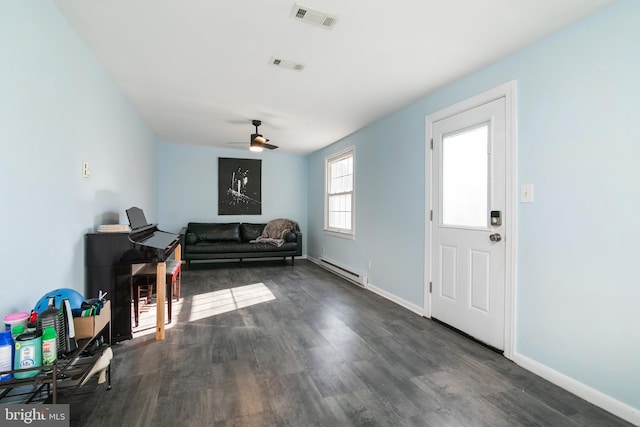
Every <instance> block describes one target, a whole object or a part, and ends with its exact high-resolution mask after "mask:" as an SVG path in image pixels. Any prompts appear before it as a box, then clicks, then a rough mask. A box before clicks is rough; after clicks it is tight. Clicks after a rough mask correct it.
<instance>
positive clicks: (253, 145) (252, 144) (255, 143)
mask: <svg viewBox="0 0 640 427" xmlns="http://www.w3.org/2000/svg"><path fill="white" fill-rule="evenodd" d="M251 124H253V125H254V126H255V127H256V133H252V134H251V139H250V140H249V150H251V151H257V152H260V151H262V150H263V149H265V148H266V149H268V150H274V149H276V148H278V146H277V145H273V144H267V143H268V142H269V140H268V139H267V138H265V137H263V136H262V135H260V134H259V133H258V126H260V125H261V124H262V122H261V121H260V120H252V121H251Z"/></svg>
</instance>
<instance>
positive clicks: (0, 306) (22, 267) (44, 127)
mask: <svg viewBox="0 0 640 427" xmlns="http://www.w3.org/2000/svg"><path fill="white" fill-rule="evenodd" d="M0 64H1V65H0V145H1V148H2V154H0V204H1V205H0V223H1V224H2V229H3V233H4V239H3V240H4V243H3V245H2V247H1V249H0V258H1V259H2V260H3V261H4V263H5V264H4V265H5V268H3V274H2V285H1V286H0V290H1V291H0V292H1V294H0V315H4V314H7V313H11V312H14V311H16V310H26V311H29V310H30V309H32V308H33V306H34V305H35V303H36V302H37V301H38V299H39V298H40V297H41V296H42V295H43V294H44V293H45V292H47V291H50V290H53V289H57V288H61V287H68V288H73V289H76V290H78V291H80V292H82V293H84V280H85V278H84V234H85V233H86V232H88V231H92V230H94V229H95V226H96V225H99V224H103V223H108V222H118V221H120V222H125V223H126V222H127V220H126V215H125V212H124V211H125V209H126V208H128V207H130V206H132V205H141V206H144V208H145V209H148V210H149V211H150V214H151V215H155V211H156V184H155V139H154V136H153V135H152V134H151V133H150V131H149V130H148V129H147V127H146V126H145V125H144V124H143V123H142V122H141V121H140V120H139V118H138V117H137V116H136V114H135V113H134V112H133V110H132V109H131V107H130V106H129V104H128V103H127V101H126V100H125V99H124V98H123V97H122V95H121V94H120V92H119V91H118V89H117V88H116V87H115V85H114V84H113V83H112V82H111V80H110V79H109V78H108V77H107V75H106V74H105V73H104V71H103V70H102V68H101V67H100V66H99V65H98V63H97V62H96V60H95V59H94V57H93V56H92V54H91V53H90V52H89V51H88V50H87V49H86V47H85V46H84V45H83V44H82V42H81V41H80V40H79V39H78V38H77V36H76V35H75V33H74V32H73V30H72V29H71V28H70V27H69V25H68V24H67V22H66V21H65V20H64V18H63V17H62V16H61V15H60V13H59V12H58V10H57V9H56V8H55V7H54V6H53V5H52V4H51V2H49V1H23V0H3V1H2V2H0ZM140 159H148V160H144V161H140ZM83 161H88V162H89V164H90V168H91V177H90V178H88V179H85V178H82V176H81V169H82V162H83Z"/></svg>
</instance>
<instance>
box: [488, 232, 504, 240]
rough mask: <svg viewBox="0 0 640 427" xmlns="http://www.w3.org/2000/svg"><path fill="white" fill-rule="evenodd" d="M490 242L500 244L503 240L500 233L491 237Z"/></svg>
mask: <svg viewBox="0 0 640 427" xmlns="http://www.w3.org/2000/svg"><path fill="white" fill-rule="evenodd" d="M489 240H491V241H492V242H499V241H500V240H502V236H501V235H500V233H493V234H491V235H490V236H489Z"/></svg>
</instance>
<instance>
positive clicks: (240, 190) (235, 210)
mask: <svg viewBox="0 0 640 427" xmlns="http://www.w3.org/2000/svg"><path fill="white" fill-rule="evenodd" d="M261 214H262V160H255V159H233V158H227V157H218V215H261Z"/></svg>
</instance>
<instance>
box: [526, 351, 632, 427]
mask: <svg viewBox="0 0 640 427" xmlns="http://www.w3.org/2000/svg"><path fill="white" fill-rule="evenodd" d="M513 361H514V362H515V363H516V364H518V365H520V366H522V367H523V368H525V369H526V370H528V371H531V372H533V373H534V374H536V375H538V376H540V377H542V378H544V379H546V380H547V381H550V382H552V383H553V384H555V385H557V386H558V387H562V388H564V389H565V390H567V391H569V392H571V393H573V394H575V395H576V396H579V397H581V398H583V399H584V400H586V401H587V402H590V403H593V404H594V405H596V406H599V407H600V408H602V409H604V410H605V411H608V412H611V413H612V414H614V415H616V416H618V417H620V418H622V419H624V420H626V421H628V422H630V423H632V424H634V425H638V426H640V410H639V409H637V408H634V407H633V406H630V405H627V404H626V403H624V402H620V401H619V400H617V399H614V398H613V397H611V396H609V395H607V394H604V393H602V392H601V391H598V390H596V389H594V388H592V387H589V386H588V385H586V384H583V383H581V382H580V381H577V380H575V379H573V378H571V377H569V376H567V375H565V374H563V373H561V372H558V371H556V370H554V369H552V368H550V367H548V366H547V365H543V364H542V363H540V362H537V361H535V360H533V359H531V358H529V357H527V356H524V355H522V354H520V353H517V352H516V353H514V354H513Z"/></svg>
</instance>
